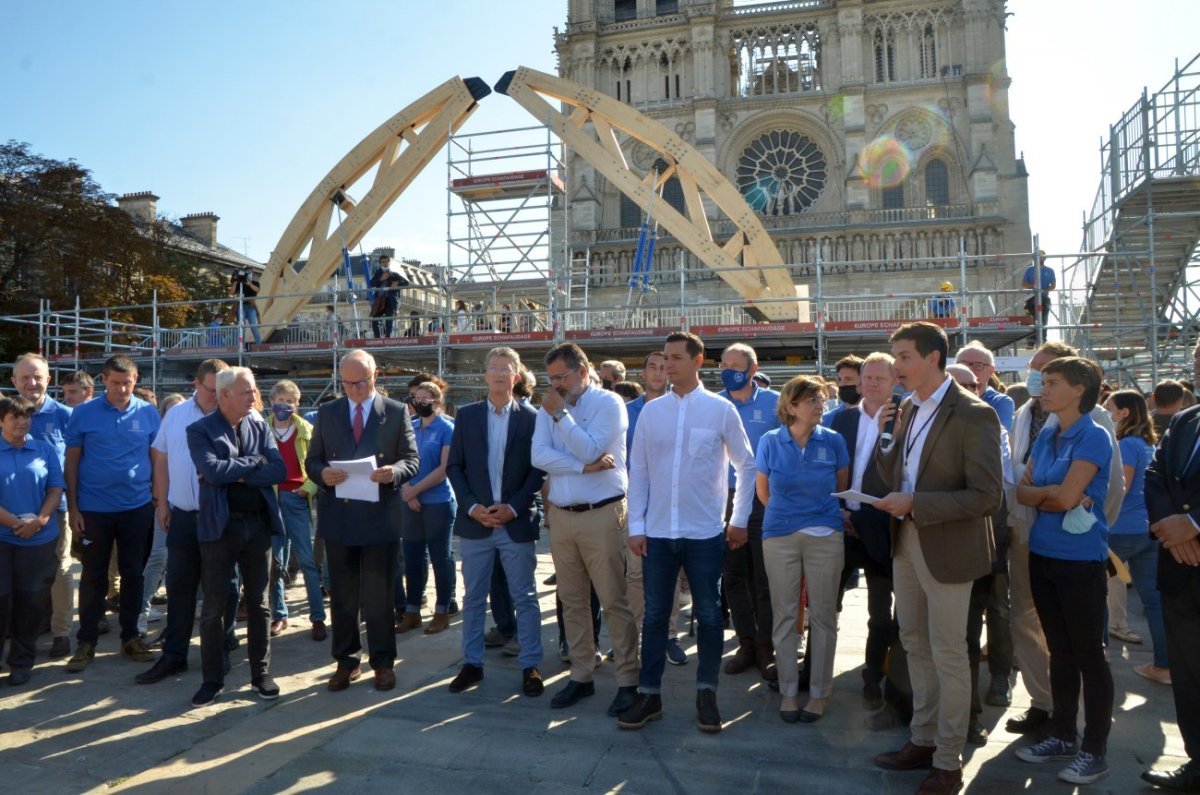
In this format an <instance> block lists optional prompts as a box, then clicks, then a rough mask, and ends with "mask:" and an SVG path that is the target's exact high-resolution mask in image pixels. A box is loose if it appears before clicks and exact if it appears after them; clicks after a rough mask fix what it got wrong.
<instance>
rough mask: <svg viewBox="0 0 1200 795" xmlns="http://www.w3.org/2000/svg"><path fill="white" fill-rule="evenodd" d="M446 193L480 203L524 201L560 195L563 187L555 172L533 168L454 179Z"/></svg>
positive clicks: (560, 177)
mask: <svg viewBox="0 0 1200 795" xmlns="http://www.w3.org/2000/svg"><path fill="white" fill-rule="evenodd" d="M450 190H451V192H453V193H454V194H455V195H456V196H458V197H459V198H461V199H463V200H464V201H469V202H483V201H492V200H496V199H511V198H525V197H526V196H529V195H530V194H537V195H545V194H561V193H563V192H564V191H565V190H566V185H565V183H564V182H563V178H562V175H561V174H559V173H558V172H557V171H554V170H545V169H535V170H532V171H509V172H506V173H504V174H480V175H476V176H472V177H457V178H455V179H452V180H451V181H450Z"/></svg>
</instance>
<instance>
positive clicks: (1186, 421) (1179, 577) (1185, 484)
mask: <svg viewBox="0 0 1200 795" xmlns="http://www.w3.org/2000/svg"><path fill="white" fill-rule="evenodd" d="M1197 433H1200V406H1193V407H1191V408H1190V409H1185V410H1184V411H1181V412H1179V413H1177V414H1175V416H1173V417H1172V418H1171V422H1170V424H1169V425H1168V426H1167V432H1166V433H1165V434H1164V435H1163V438H1162V441H1161V442H1159V445H1158V448H1157V449H1156V450H1155V451H1154V459H1153V460H1152V461H1151V462H1150V466H1149V467H1147V468H1146V481H1145V483H1146V509H1147V511H1148V513H1149V514H1150V524H1154V523H1155V522H1157V521H1159V520H1160V519H1165V518H1167V517H1168V516H1170V515H1172V514H1176V513H1186V514H1187V515H1188V516H1190V517H1192V520H1193V521H1200V467H1197V465H1196V462H1193V463H1192V466H1191V467H1188V466H1187V464H1188V459H1189V458H1190V457H1191V455H1192V449H1193V448H1195V446H1196V436H1197ZM1198 460H1200V459H1198ZM1193 577H1200V568H1196V567H1193V566H1186V565H1184V564H1182V563H1176V562H1175V558H1173V557H1171V553H1170V552H1168V551H1167V550H1165V549H1161V548H1160V549H1159V551H1158V588H1159V590H1160V591H1163V592H1164V593H1171V594H1174V593H1179V592H1180V591H1182V590H1183V589H1184V588H1186V587H1187V586H1188V583H1189V582H1191V578H1193Z"/></svg>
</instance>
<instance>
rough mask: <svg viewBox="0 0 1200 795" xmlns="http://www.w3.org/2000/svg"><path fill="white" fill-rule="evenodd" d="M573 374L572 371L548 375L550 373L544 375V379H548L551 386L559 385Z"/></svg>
mask: <svg viewBox="0 0 1200 795" xmlns="http://www.w3.org/2000/svg"><path fill="white" fill-rule="evenodd" d="M573 373H574V371H573V370H568V371H567V372H565V373H562V374H560V375H550V373H546V378H548V379H550V383H552V384H561V383H562V382H563V381H566V380H567V379H568V378H570V377H571V376H572V374H573Z"/></svg>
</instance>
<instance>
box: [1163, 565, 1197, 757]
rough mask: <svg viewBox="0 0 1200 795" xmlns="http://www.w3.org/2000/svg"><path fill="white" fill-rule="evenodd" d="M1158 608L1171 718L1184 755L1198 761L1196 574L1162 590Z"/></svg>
mask: <svg viewBox="0 0 1200 795" xmlns="http://www.w3.org/2000/svg"><path fill="white" fill-rule="evenodd" d="M1162 611H1163V622H1164V623H1165V624H1166V629H1167V655H1168V656H1169V657H1170V659H1171V689H1172V690H1173V691H1174V693H1175V720H1176V722H1177V723H1178V724H1179V733H1180V735H1182V736H1183V747H1184V749H1185V750H1186V751H1187V755H1188V758H1189V759H1191V760H1192V761H1193V762H1196V761H1200V577H1197V576H1196V575H1195V574H1193V575H1192V576H1191V577H1190V578H1189V579H1188V584H1187V587H1186V588H1184V589H1183V590H1180V591H1176V592H1175V593H1167V592H1166V591H1163V592H1162Z"/></svg>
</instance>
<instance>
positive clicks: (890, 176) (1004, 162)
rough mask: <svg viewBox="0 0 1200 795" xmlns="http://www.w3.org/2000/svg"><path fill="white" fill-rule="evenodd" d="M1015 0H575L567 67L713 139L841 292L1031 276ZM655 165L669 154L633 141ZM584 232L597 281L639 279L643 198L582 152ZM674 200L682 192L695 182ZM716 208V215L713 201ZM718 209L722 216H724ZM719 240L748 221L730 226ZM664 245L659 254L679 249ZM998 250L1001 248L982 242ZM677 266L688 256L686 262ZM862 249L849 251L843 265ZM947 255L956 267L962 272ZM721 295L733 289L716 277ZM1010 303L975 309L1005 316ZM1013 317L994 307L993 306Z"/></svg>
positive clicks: (660, 257)
mask: <svg viewBox="0 0 1200 795" xmlns="http://www.w3.org/2000/svg"><path fill="white" fill-rule="evenodd" d="M1005 16H1006V11H1005V3H1004V0H916V1H914V0H788V1H785V2H767V3H743V2H735V0H568V19H567V26H566V30H565V32H559V33H558V35H557V37H556V46H557V52H558V58H559V73H560V74H561V75H562V76H563V77H567V78H570V79H572V80H575V81H578V82H580V83H583V84H585V85H588V86H591V87H594V88H596V89H598V90H600V91H603V92H604V93H606V94H609V95H610V96H613V97H616V98H618V99H619V100H621V101H622V102H627V103H629V104H630V105H632V106H633V107H635V108H637V109H638V110H640V111H643V112H644V113H646V114H648V115H649V116H651V117H652V118H654V119H656V120H657V121H659V122H661V123H662V124H663V125H665V126H666V127H667V128H668V129H670V130H673V131H674V132H676V133H677V134H678V135H680V136H681V137H682V138H684V139H685V140H686V141H687V142H689V143H690V144H692V145H693V146H695V147H696V148H697V149H698V150H699V151H700V152H702V153H703V154H704V155H706V156H707V157H708V158H709V159H710V160H711V161H712V162H713V163H714V164H715V165H716V166H717V167H718V168H720V170H721V171H722V173H724V174H725V176H726V177H728V179H729V180H730V181H731V182H733V183H734V184H735V185H736V186H737V187H738V188H739V190H740V191H741V193H742V195H743V196H744V197H745V198H746V199H747V202H748V203H749V204H750V205H751V206H752V207H753V208H754V209H755V210H756V211H757V212H758V214H759V216H760V218H761V220H762V221H763V223H764V225H765V226H766V227H767V229H768V230H770V231H771V234H772V237H773V238H774V240H775V242H776V245H777V247H778V248H779V251H780V253H781V255H782V256H783V258H784V261H785V262H789V263H792V264H793V276H794V278H795V279H796V281H797V282H798V283H806V282H809V281H811V277H812V269H811V263H813V262H814V261H816V260H817V258H818V257H819V258H820V259H821V260H822V262H824V263H833V264H832V265H831V266H830V267H829V269H828V270H826V271H824V274H825V275H826V276H827V277H829V281H826V282H825V283H824V287H823V293H824V294H825V295H833V294H864V293H869V292H880V291H881V289H882V288H881V286H880V283H879V277H878V273H879V272H881V271H884V272H887V271H893V270H896V271H903V272H905V274H906V275H905V277H904V280H903V283H902V286H901V285H891V286H890V289H892V290H901V289H902V290H908V291H918V290H931V291H936V290H937V286H938V284H939V283H941V282H942V281H945V280H952V281H953V283H954V284H955V285H956V289H957V286H958V282H959V279H958V270H959V265H958V263H957V262H946V261H944V260H943V261H938V258H947V257H956V256H957V255H958V253H959V247H960V241H961V245H962V246H963V248H964V249H965V251H966V253H967V255H968V258H969V259H968V261H969V262H970V266H971V270H970V274H969V276H968V286H969V287H970V289H972V290H989V291H990V290H995V289H999V288H1004V287H1013V286H1015V284H1014V280H1013V272H1014V271H1015V270H1017V269H1018V268H1019V267H1023V265H1024V259H1021V258H1019V257H1009V258H1007V260H1005V259H1004V258H994V257H992V256H990V255H999V254H1010V255H1018V254H1028V252H1029V251H1030V250H1031V241H1030V232H1029V220H1028V201H1027V186H1026V183H1027V178H1026V171H1025V167H1024V163H1023V161H1022V160H1021V159H1020V158H1019V157H1018V156H1017V154H1016V146H1015V143H1014V130H1013V124H1012V121H1011V120H1010V118H1009V109H1008V88H1009V78H1008V76H1007V73H1006V71H1005V62H1004V59H1005V24H1004V23H1005ZM623 147H624V149H625V153H626V156H627V160H628V162H629V163H630V165H631V166H633V167H635V168H637V169H638V170H640V171H643V172H645V171H647V170H649V169H651V168H652V167H653V164H654V161H655V159H656V158H657V154H656V153H655V152H654V151H653V150H652V149H651V148H649V147H647V146H645V145H643V144H641V143H638V142H636V141H632V140H626V141H624V143H623ZM570 167H571V169H570V170H571V183H570V186H569V190H570V192H571V203H570V207H571V214H570V217H571V240H572V245H573V248H574V249H575V251H576V252H577V253H576V256H579V254H578V252H580V251H582V250H585V249H586V250H588V252H589V254H590V258H591V268H590V272H591V274H592V277H593V284H594V286H596V287H604V286H619V285H624V283H625V281H626V278H627V274H628V272H629V269H630V264H631V262H632V260H633V255H634V247H635V243H636V238H637V231H638V230H637V227H638V226H639V225H640V224H641V222H642V211H641V209H640V208H638V207H637V205H635V204H634V203H633V202H631V201H630V200H629V199H627V198H626V197H624V196H623V195H622V194H620V192H619V191H617V190H616V189H615V188H614V187H612V186H611V185H608V184H606V181H605V180H604V179H603V177H601V176H599V175H598V174H597V173H596V172H595V171H594V170H593V169H592V168H591V167H589V165H588V163H587V162H586V161H584V160H583V159H582V158H578V157H575V158H573V159H572V160H571V161H570ZM664 199H665V200H666V201H668V202H671V203H673V204H675V205H676V206H681V205H682V202H681V197H680V194H679V193H678V187H677V186H673V185H672V184H671V183H668V185H667V186H666V188H665V190H664ZM711 212H712V211H711V208H710V213H711ZM710 220H713V217H712V216H711V215H710ZM713 227H714V234H716V236H717V238H718V240H720V239H724V237H727V236H728V234H729V233H731V232H732V226H731V225H730V224H728V222H725V221H723V220H717V221H715V222H714V223H713ZM676 248H677V247H673V246H672V241H671V240H670V239H669V238H668V239H665V240H661V241H660V243H659V248H658V253H657V258H656V266H665V267H673V266H674V263H676V262H677V261H678V251H677V250H673V249H676ZM979 255H987V256H986V257H984V258H977V257H979ZM666 263H671V264H670V265H667V264H666ZM837 263H847V264H840V265H839V264H837ZM947 269H950V270H952V271H953V273H951V272H950V271H948V270H947ZM700 289H701V291H702V292H709V293H711V294H713V295H714V297H715V296H717V295H721V294H724V293H723V292H722V291H723V289H724V288H723V287H722V285H721V283H720V282H719V281H718V280H715V279H710V280H709V281H708V282H707V283H706V284H705V285H703V286H701V288H700ZM989 308H990V309H993V310H994V311H995V312H999V311H1001V310H1003V308H1004V307H1000V306H994V307H974V308H973V310H972V311H974V312H982V313H988V310H989ZM993 313H994V312H993Z"/></svg>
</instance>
